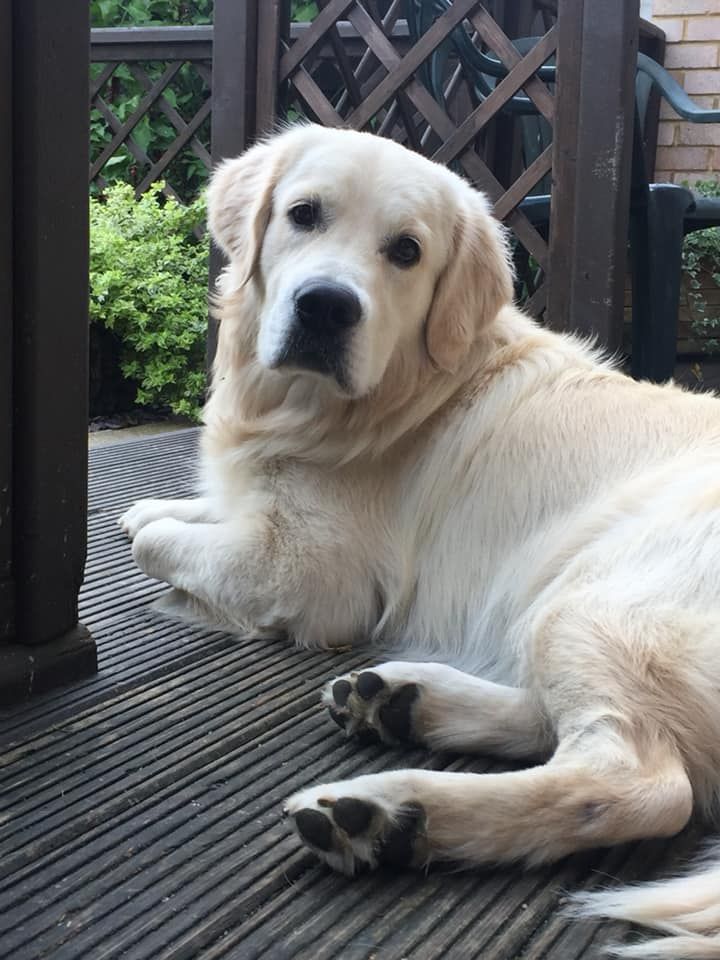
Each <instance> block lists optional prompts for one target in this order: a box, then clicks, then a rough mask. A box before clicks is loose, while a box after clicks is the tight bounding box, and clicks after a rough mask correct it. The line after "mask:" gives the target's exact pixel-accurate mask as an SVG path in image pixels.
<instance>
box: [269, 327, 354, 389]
mask: <svg viewBox="0 0 720 960" xmlns="http://www.w3.org/2000/svg"><path fill="white" fill-rule="evenodd" d="M343 339H347V338H346V337H344V338H343V337H341V338H336V337H334V336H333V337H328V336H317V335H315V334H313V333H311V332H309V331H307V330H303V329H300V328H298V327H294V328H293V329H292V330H291V331H290V333H289V335H288V337H287V339H286V341H285V343H284V344H283V346H282V349H281V350H280V352H279V353H278V354H277V356H276V357H275V360H274V362H273V364H272V366H273V368H285V369H289V370H308V371H310V372H312V373H319V374H321V375H322V376H326V377H330V378H331V379H333V380H334V381H335V382H336V383H337V385H338V386H339V387H340V389H341V390H342V391H343V392H344V393H351V392H352V389H351V387H352V385H351V382H350V375H349V370H348V363H347V356H348V352H349V350H348V344H347V343H343V342H341V341H342V340H343Z"/></svg>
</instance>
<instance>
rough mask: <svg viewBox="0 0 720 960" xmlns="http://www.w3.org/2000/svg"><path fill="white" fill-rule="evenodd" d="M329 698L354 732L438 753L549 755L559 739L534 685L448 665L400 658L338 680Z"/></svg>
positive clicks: (339, 721) (332, 708)
mask: <svg viewBox="0 0 720 960" xmlns="http://www.w3.org/2000/svg"><path fill="white" fill-rule="evenodd" d="M323 702H324V703H325V705H326V706H327V707H328V709H329V711H330V716H331V717H332V718H333V720H334V721H335V722H336V723H337V724H339V725H340V726H341V727H344V728H345V730H346V731H347V732H348V733H355V732H356V731H364V730H368V729H370V730H374V731H375V733H377V734H378V735H379V737H380V739H381V740H383V741H384V742H385V743H398V742H401V743H402V742H410V743H421V744H425V745H426V746H428V747H430V748H431V749H434V750H458V751H467V752H472V753H485V752H488V753H501V754H503V755H504V756H511V757H533V756H543V755H546V754H548V753H549V752H550V751H551V750H552V748H553V747H554V745H555V741H554V736H553V733H552V730H551V728H550V725H549V724H548V722H547V718H546V717H545V716H544V714H543V710H542V707H541V704H540V702H539V700H538V698H537V697H536V696H534V695H533V694H532V693H531V691H530V690H524V689H520V688H517V687H506V686H502V685H500V684H497V683H491V682H490V681H488V680H482V679H480V678H478V677H473V676H470V674H467V673H463V672H462V671H460V670H456V669H454V668H453V667H448V666H445V665H444V664H441V663H404V662H402V661H393V662H391V663H384V664H382V665H381V666H378V667H373V668H372V669H371V670H364V671H362V672H361V673H358V672H353V673H349V674H345V675H344V676H342V677H338V678H337V679H336V680H334V681H332V682H330V683H329V684H328V685H327V687H326V688H325V690H324V691H323Z"/></svg>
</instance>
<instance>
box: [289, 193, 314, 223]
mask: <svg viewBox="0 0 720 960" xmlns="http://www.w3.org/2000/svg"><path fill="white" fill-rule="evenodd" d="M288 216H289V217H290V219H291V220H292V222H293V223H294V224H295V226H296V227H302V228H303V230H312V229H313V227H316V226H317V225H318V223H319V222H320V204H319V203H317V202H316V201H314V200H303V201H302V202H301V203H296V204H295V206H294V207H290V210H289V212H288Z"/></svg>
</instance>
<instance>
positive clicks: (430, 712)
mask: <svg viewBox="0 0 720 960" xmlns="http://www.w3.org/2000/svg"><path fill="white" fill-rule="evenodd" d="M308 197H315V198H318V199H319V201H320V202H321V203H322V205H323V210H325V211H326V212H327V220H326V221H325V223H324V225H323V228H322V229H318V230H315V231H311V232H309V233H308V232H305V233H302V234H301V233H298V231H297V229H296V228H295V227H294V226H293V225H292V223H290V221H289V220H288V216H287V210H288V208H289V207H290V206H291V205H292V204H293V203H295V202H297V201H298V200H299V199H303V198H305V199H307V198H308ZM209 201H210V225H211V228H212V230H213V233H214V236H215V239H216V241H217V242H218V243H219V244H220V246H221V247H222V248H223V249H224V251H225V253H226V254H227V256H228V258H229V266H228V268H227V270H226V272H225V273H224V275H223V277H222V279H221V282H220V287H219V292H218V306H217V309H218V314H219V316H220V317H221V327H220V342H219V348H218V354H217V359H216V364H215V375H214V385H213V392H212V396H211V398H210V400H209V402H208V404H207V408H206V418H205V419H206V427H205V431H204V436H203V464H204V477H205V494H206V496H205V498H204V499H203V500H201V501H193V502H189V501H187V502H178V501H168V502H166V503H163V502H162V501H141V502H140V503H139V504H137V505H136V506H135V507H133V508H132V509H131V510H130V511H128V513H127V514H126V515H125V517H124V518H123V520H122V522H123V526H124V528H125V529H126V531H127V532H128V533H129V535H130V536H131V537H133V538H134V543H133V553H134V556H135V559H136V561H137V562H138V564H139V565H140V567H141V568H142V569H143V570H144V571H146V573H148V574H149V575H150V576H153V577H157V578H159V579H162V580H165V581H167V582H168V583H170V584H171V585H172V586H173V587H174V588H175V589H176V593H175V597H176V598H180V599H181V600H182V602H184V603H186V604H189V605H190V606H192V607H193V608H194V610H195V612H199V613H200V614H201V615H204V616H205V617H207V618H209V619H211V620H213V621H215V622H219V623H223V624H226V625H229V626H230V627H232V628H233V629H236V630H238V631H244V632H247V633H251V632H252V633H256V632H257V631H265V632H272V633H277V632H279V633H283V634H287V635H289V636H290V637H291V638H293V639H294V640H295V641H296V642H297V643H298V644H300V645H303V646H321V647H331V646H333V645H340V644H347V643H348V642H353V641H362V640H366V639H368V638H369V639H370V640H371V641H373V642H375V643H377V644H380V645H383V646H385V647H392V648H394V649H395V650H396V651H398V657H399V659H398V660H396V661H393V662H390V663H387V664H385V665H383V666H380V667H378V668H377V669H376V670H375V672H376V673H377V674H378V675H379V676H380V677H381V679H382V680H383V683H384V688H383V689H384V691H385V694H387V695H390V694H391V693H392V692H393V691H396V690H400V689H402V688H403V687H404V686H406V685H407V684H415V685H416V689H417V690H418V691H419V695H418V700H417V702H416V703H415V705H414V707H413V713H412V722H413V735H414V737H415V739H417V740H420V741H421V742H423V743H426V744H427V745H429V746H436V747H445V748H450V749H461V750H477V751H494V752H497V753H499V754H510V755H513V756H516V757H517V756H528V757H529V756H536V755H544V756H545V757H546V762H545V763H544V765H541V766H538V767H534V768H532V769H528V770H523V771H517V772H511V773H503V774H487V775H472V774H450V773H442V772H436V771H427V770H404V771H395V772H390V773H381V774H376V775H372V776H365V777H359V778H357V779H355V780H350V781H345V782H341V783H335V784H324V785H322V786H319V787H311V788H309V789H308V790H305V791H302V792H301V793H300V794H297V795H296V796H295V797H293V798H291V799H290V801H289V802H288V810H289V812H290V814H292V815H293V816H295V817H297V814H298V812H299V811H301V810H305V811H307V810H311V811H315V812H317V813H318V814H322V813H323V811H328V810H332V809H334V807H333V805H334V804H335V803H336V802H337V801H338V799H340V798H356V799H360V800H363V801H367V802H368V803H369V804H370V805H371V806H370V807H368V809H372V810H375V811H376V813H375V814H374V815H373V821H372V824H371V825H370V826H369V827H368V828H367V830H366V831H364V832H363V833H362V834H359V835H357V836H351V835H350V834H348V833H343V831H342V830H339V829H337V828H336V827H333V831H334V832H333V840H332V849H331V850H329V851H323V850H318V853H319V854H320V855H322V856H324V858H325V859H326V860H327V861H328V862H329V863H331V864H332V865H333V866H335V867H337V868H339V869H344V870H348V871H352V870H353V869H354V867H355V865H356V863H357V861H358V860H359V859H362V860H366V861H368V862H370V863H371V864H372V863H374V862H376V860H377V849H378V846H377V844H378V843H379V842H381V841H382V838H383V836H385V835H386V834H387V831H388V830H389V829H390V828H391V827H392V825H393V824H397V822H398V821H399V819H401V817H402V815H403V811H406V810H408V809H414V808H413V807H412V805H413V804H418V805H419V808H420V809H422V811H424V821H423V824H424V825H423V828H422V831H421V833H420V834H419V835H418V838H417V841H416V847H415V848H414V854H413V856H414V862H415V863H417V865H421V864H423V863H425V862H428V861H430V860H435V859H446V858H450V859H461V860H464V861H466V862H467V863H468V864H482V863H486V862H495V861H507V860H515V859H520V858H524V859H526V860H528V861H530V862H531V863H538V862H541V861H544V860H549V859H553V858H556V857H561V856H563V855H565V854H567V853H570V852H572V851H574V850H579V849H582V848H586V847H592V846H599V845H607V844H613V843H619V842H624V841H627V840H632V839H635V838H640V837H648V836H669V835H672V834H674V833H676V832H677V831H679V830H680V829H682V827H683V826H684V825H685V824H686V822H687V821H688V819H689V817H690V815H691V812H692V810H693V808H695V809H698V810H699V811H701V812H702V813H703V814H704V815H706V816H708V817H714V816H715V815H716V813H717V810H718V800H719V798H720V401H718V400H717V399H715V398H714V397H711V396H707V395H702V396H701V395H692V394H689V393H686V392H684V391H683V390H681V389H679V388H677V387H676V386H673V385H667V386H662V387H660V386H654V385H650V384H647V383H636V382H633V381H632V380H630V379H628V378H626V377H625V376H623V375H622V374H621V373H619V372H618V371H616V370H615V369H613V367H612V366H611V365H610V364H609V363H607V362H605V361H604V360H602V359H600V358H599V357H598V355H597V354H596V353H595V352H594V351H593V350H592V349H590V348H589V347H588V346H587V345H586V344H584V343H581V342H579V341H578V340H576V339H574V338H572V337H569V336H561V335H558V334H555V333H552V332H550V331H548V330H544V329H541V328H540V327H538V326H537V325H536V324H535V323H534V322H533V321H532V320H530V319H529V318H527V317H526V316H524V315H523V314H522V312H520V311H519V310H517V309H515V308H514V307H513V306H512V305H511V289H512V288H511V272H510V268H509V266H508V258H507V249H506V244H505V239H504V236H503V233H502V231H501V228H500V227H499V225H497V224H496V223H495V222H494V221H493V220H492V219H491V217H490V216H489V210H488V206H487V203H486V202H485V200H484V199H483V197H482V196H481V195H479V194H478V193H477V192H475V191H474V190H473V189H471V188H470V187H469V186H468V185H466V184H465V183H464V182H463V181H462V180H460V179H459V178H458V177H456V176H455V175H453V174H452V173H451V172H449V171H448V170H446V169H444V168H443V167H440V166H437V165H435V164H433V163H431V162H429V161H427V160H425V159H423V158H421V157H419V156H417V155H416V154H413V153H410V152H408V151H406V150H404V149H403V148H402V147H400V146H398V145H396V144H394V143H390V142H388V141H384V140H380V139H378V138H375V137H373V136H371V135H369V134H360V133H353V132H349V131H339V130H321V129H319V128H316V127H312V126H309V127H300V128H294V129H291V130H289V131H286V132H284V133H282V134H281V135H279V136H276V137H274V138H271V139H270V140H269V141H267V142H265V143H262V144H260V145H258V146H256V147H253V148H252V149H251V150H250V151H248V153H247V154H246V155H244V156H243V157H241V158H239V159H237V160H232V161H229V162H227V163H225V164H223V165H222V166H221V167H220V168H219V169H218V171H217V172H216V174H215V176H214V179H213V182H212V186H211V188H210V194H209ZM397 234H410V235H412V236H414V237H416V238H417V239H418V241H419V242H420V244H421V247H422V256H421V259H420V262H419V263H418V264H417V266H414V267H411V268H405V269H401V268H398V267H397V266H396V265H394V264H393V263H391V262H389V260H388V258H387V256H386V255H385V254H384V252H383V251H384V250H385V249H386V241H387V239H388V237H392V236H395V235H397ZM308 277H321V278H322V277H326V278H331V279H338V278H339V279H340V280H341V281H342V282H343V283H346V284H347V285H349V286H350V287H351V288H352V289H353V290H355V291H356V292H357V295H358V297H359V299H360V301H361V303H362V309H363V320H362V323H361V324H360V325H359V326H358V328H357V331H356V333H355V334H354V335H353V340H352V347H351V355H350V356H351V362H350V374H351V375H350V381H349V386H348V387H347V388H345V389H343V388H341V387H339V386H338V385H337V384H336V383H335V382H334V381H331V379H330V378H329V377H327V376H321V375H319V374H313V373H308V372H304V371H299V370H296V371H293V370H287V369H280V370H278V369H274V368H273V363H274V358H275V357H276V355H277V349H278V344H279V343H280V342H281V341H282V338H283V337H284V336H285V334H286V329H287V325H288V323H289V322H290V318H291V313H292V303H293V292H294V290H295V289H297V287H298V284H299V283H301V282H302V281H303V280H304V279H306V278H308ZM433 659H437V660H438V661H441V662H442V663H443V665H440V664H432V663H429V662H428V661H431V660H433ZM406 661H408V662H406ZM346 679H347V680H348V683H350V684H355V683H356V682H357V678H356V677H355V676H352V677H349V678H346ZM332 696H333V694H332V690H331V689H330V690H328V691H327V692H326V694H325V698H326V700H328V702H330V703H331V704H332ZM379 704H380V701H372V700H367V701H365V700H364V699H363V698H362V697H359V696H358V695H357V693H356V692H353V694H352V696H351V698H350V700H349V701H348V705H347V714H348V717H347V718H348V722H349V723H350V728H352V727H353V726H354V725H355V726H356V725H365V726H374V725H375V726H377V725H378V724H379V723H380V721H379V716H380V710H379ZM328 815H329V814H328ZM700 869H701V872H699V873H698V874H697V875H696V876H694V877H693V878H692V879H691V880H681V881H675V882H674V884H660V885H652V886H641V887H639V888H637V889H636V890H629V889H619V890H610V891H608V892H606V893H601V894H599V895H596V896H592V895H591V896H589V897H587V898H585V900H584V901H583V904H582V906H581V909H582V911H584V912H585V913H586V914H589V915H603V914H605V915H608V916H612V917H624V918H628V919H631V920H637V921H638V922H641V923H645V924H647V925H649V926H652V927H656V928H657V929H659V930H660V931H662V932H664V933H665V932H666V933H668V934H669V935H668V936H667V937H665V938H661V939H660V941H657V942H653V944H650V945H640V946H635V947H632V948H630V949H629V950H627V951H626V952H627V955H628V956H638V957H639V956H641V957H651V956H658V957H678V958H679V957H690V956H692V957H720V936H719V935H718V929H719V928H720V868H718V866H711V867H709V868H707V867H702V868H700Z"/></svg>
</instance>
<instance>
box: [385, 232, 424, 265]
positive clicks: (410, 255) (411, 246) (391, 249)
mask: <svg viewBox="0 0 720 960" xmlns="http://www.w3.org/2000/svg"><path fill="white" fill-rule="evenodd" d="M387 255H388V258H389V259H390V260H391V261H392V262H393V263H394V264H395V265H396V266H398V267H414V266H415V264H416V263H417V262H418V260H419V259H420V244H419V243H418V242H417V240H416V239H415V238H414V237H396V238H395V240H393V241H392V243H391V244H390V245H389V246H388V248H387Z"/></svg>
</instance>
